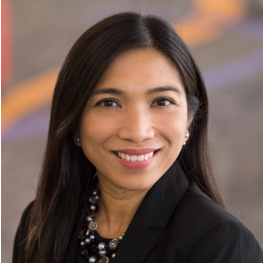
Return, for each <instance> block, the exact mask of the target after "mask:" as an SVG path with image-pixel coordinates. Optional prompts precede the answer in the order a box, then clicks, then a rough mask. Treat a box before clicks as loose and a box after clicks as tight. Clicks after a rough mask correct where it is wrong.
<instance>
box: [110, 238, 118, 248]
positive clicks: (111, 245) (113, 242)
mask: <svg viewBox="0 0 264 263" xmlns="http://www.w3.org/2000/svg"><path fill="white" fill-rule="evenodd" d="M118 244H119V242H118V240H117V239H112V240H111V241H110V242H109V249H110V250H115V249H117V247H118Z"/></svg>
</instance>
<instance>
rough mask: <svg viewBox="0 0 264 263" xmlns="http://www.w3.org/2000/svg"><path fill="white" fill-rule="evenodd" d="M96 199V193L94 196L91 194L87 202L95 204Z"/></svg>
mask: <svg viewBox="0 0 264 263" xmlns="http://www.w3.org/2000/svg"><path fill="white" fill-rule="evenodd" d="M98 199H99V197H98V195H95V196H92V197H90V198H89V202H90V203H91V204H96V203H97V201H98Z"/></svg>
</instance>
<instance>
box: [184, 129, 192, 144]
mask: <svg viewBox="0 0 264 263" xmlns="http://www.w3.org/2000/svg"><path fill="white" fill-rule="evenodd" d="M189 136H190V133H189V132H188V131H187V132H186V133H185V141H184V143H183V145H185V144H186V141H187V140H188V138H189Z"/></svg>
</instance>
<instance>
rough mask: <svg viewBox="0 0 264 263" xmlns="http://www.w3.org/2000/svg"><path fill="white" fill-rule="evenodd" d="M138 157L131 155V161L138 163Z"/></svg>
mask: <svg viewBox="0 0 264 263" xmlns="http://www.w3.org/2000/svg"><path fill="white" fill-rule="evenodd" d="M137 159H138V158H137V155H131V157H130V161H131V162H136V161H137Z"/></svg>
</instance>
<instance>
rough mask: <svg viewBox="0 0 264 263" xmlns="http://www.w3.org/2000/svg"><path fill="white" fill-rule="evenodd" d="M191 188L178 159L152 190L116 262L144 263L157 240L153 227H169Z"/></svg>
mask: <svg viewBox="0 0 264 263" xmlns="http://www.w3.org/2000/svg"><path fill="white" fill-rule="evenodd" d="M188 187H189V181H188V179H187V177H186V175H185V173H184V172H183V170H182V169H181V167H180V166H179V164H178V163H177V162H175V163H174V164H173V165H172V166H171V167H170V169H169V170H168V171H167V172H166V173H165V174H164V175H163V176H162V177H161V178H160V179H159V180H158V182H156V184H155V185H154V186H153V187H152V188H151V189H150V190H149V192H148V193H147V195H146V197H145V198H144V200H143V202H142V204H141V205H140V207H139V209H138V210H137V212H136V214H135V216H134V218H133V220H132V221H131V223H130V225H129V227H128V229H127V231H126V234H125V236H124V239H123V240H122V242H121V244H120V247H119V249H118V253H117V256H116V258H115V262H116V263H124V262H126V263H135V262H137V263H141V262H144V260H145V259H146V257H147V255H148V254H149V253H150V252H151V250H152V249H153V248H154V246H155V244H156V243H157V238H156V237H155V235H154V234H153V233H152V231H151V228H152V227H165V226H166V224H167V223H168V221H169V219H170V218H171V216H172V213H173V212H174V211H175V208H176V206H177V205H178V203H179V202H180V200H181V198H182V197H183V195H184V194H185V192H186V190H187V189H188Z"/></svg>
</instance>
